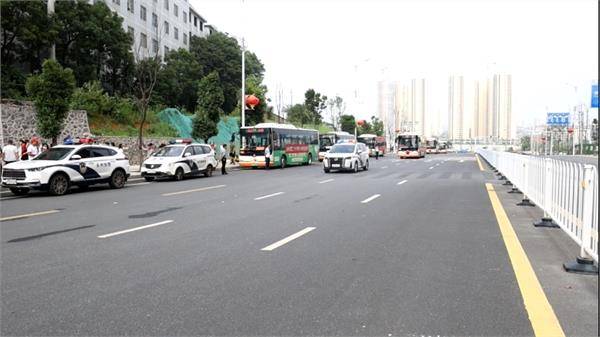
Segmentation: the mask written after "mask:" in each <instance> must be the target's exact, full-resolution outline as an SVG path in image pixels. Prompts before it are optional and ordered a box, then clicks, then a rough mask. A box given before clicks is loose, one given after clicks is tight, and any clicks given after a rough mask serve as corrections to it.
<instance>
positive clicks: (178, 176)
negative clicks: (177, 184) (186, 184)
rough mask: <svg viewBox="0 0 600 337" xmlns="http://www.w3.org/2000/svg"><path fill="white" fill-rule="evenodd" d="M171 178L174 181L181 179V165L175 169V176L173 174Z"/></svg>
mask: <svg viewBox="0 0 600 337" xmlns="http://www.w3.org/2000/svg"><path fill="white" fill-rule="evenodd" d="M173 178H174V179H175V180H176V181H180V180H183V169H182V168H181V167H180V168H178V169H177V170H175V176H173Z"/></svg>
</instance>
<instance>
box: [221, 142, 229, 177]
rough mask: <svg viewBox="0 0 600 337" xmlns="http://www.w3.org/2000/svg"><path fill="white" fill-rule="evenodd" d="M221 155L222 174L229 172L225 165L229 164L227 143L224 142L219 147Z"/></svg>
mask: <svg viewBox="0 0 600 337" xmlns="http://www.w3.org/2000/svg"><path fill="white" fill-rule="evenodd" d="M219 156H220V158H221V174H227V171H225V165H227V158H228V157H229V153H227V144H222V145H221V147H220V148H219Z"/></svg>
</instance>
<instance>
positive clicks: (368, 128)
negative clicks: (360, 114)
mask: <svg viewBox="0 0 600 337" xmlns="http://www.w3.org/2000/svg"><path fill="white" fill-rule="evenodd" d="M357 133H358V134H359V135H362V134H365V133H373V127H372V125H371V123H369V122H368V121H366V120H365V121H364V123H363V124H362V125H359V126H358V130H357Z"/></svg>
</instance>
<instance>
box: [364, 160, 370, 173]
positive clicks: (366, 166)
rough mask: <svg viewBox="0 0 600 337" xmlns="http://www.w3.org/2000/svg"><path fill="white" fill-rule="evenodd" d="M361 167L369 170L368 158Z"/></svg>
mask: <svg viewBox="0 0 600 337" xmlns="http://www.w3.org/2000/svg"><path fill="white" fill-rule="evenodd" d="M363 169H364V170H365V171H368V170H369V160H367V162H366V163H365V167H363Z"/></svg>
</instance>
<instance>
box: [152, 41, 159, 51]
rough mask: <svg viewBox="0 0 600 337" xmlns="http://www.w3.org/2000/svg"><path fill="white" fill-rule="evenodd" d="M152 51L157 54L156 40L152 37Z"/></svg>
mask: <svg viewBox="0 0 600 337" xmlns="http://www.w3.org/2000/svg"><path fill="white" fill-rule="evenodd" d="M152 52H153V53H155V54H158V41H157V40H156V39H152Z"/></svg>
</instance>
